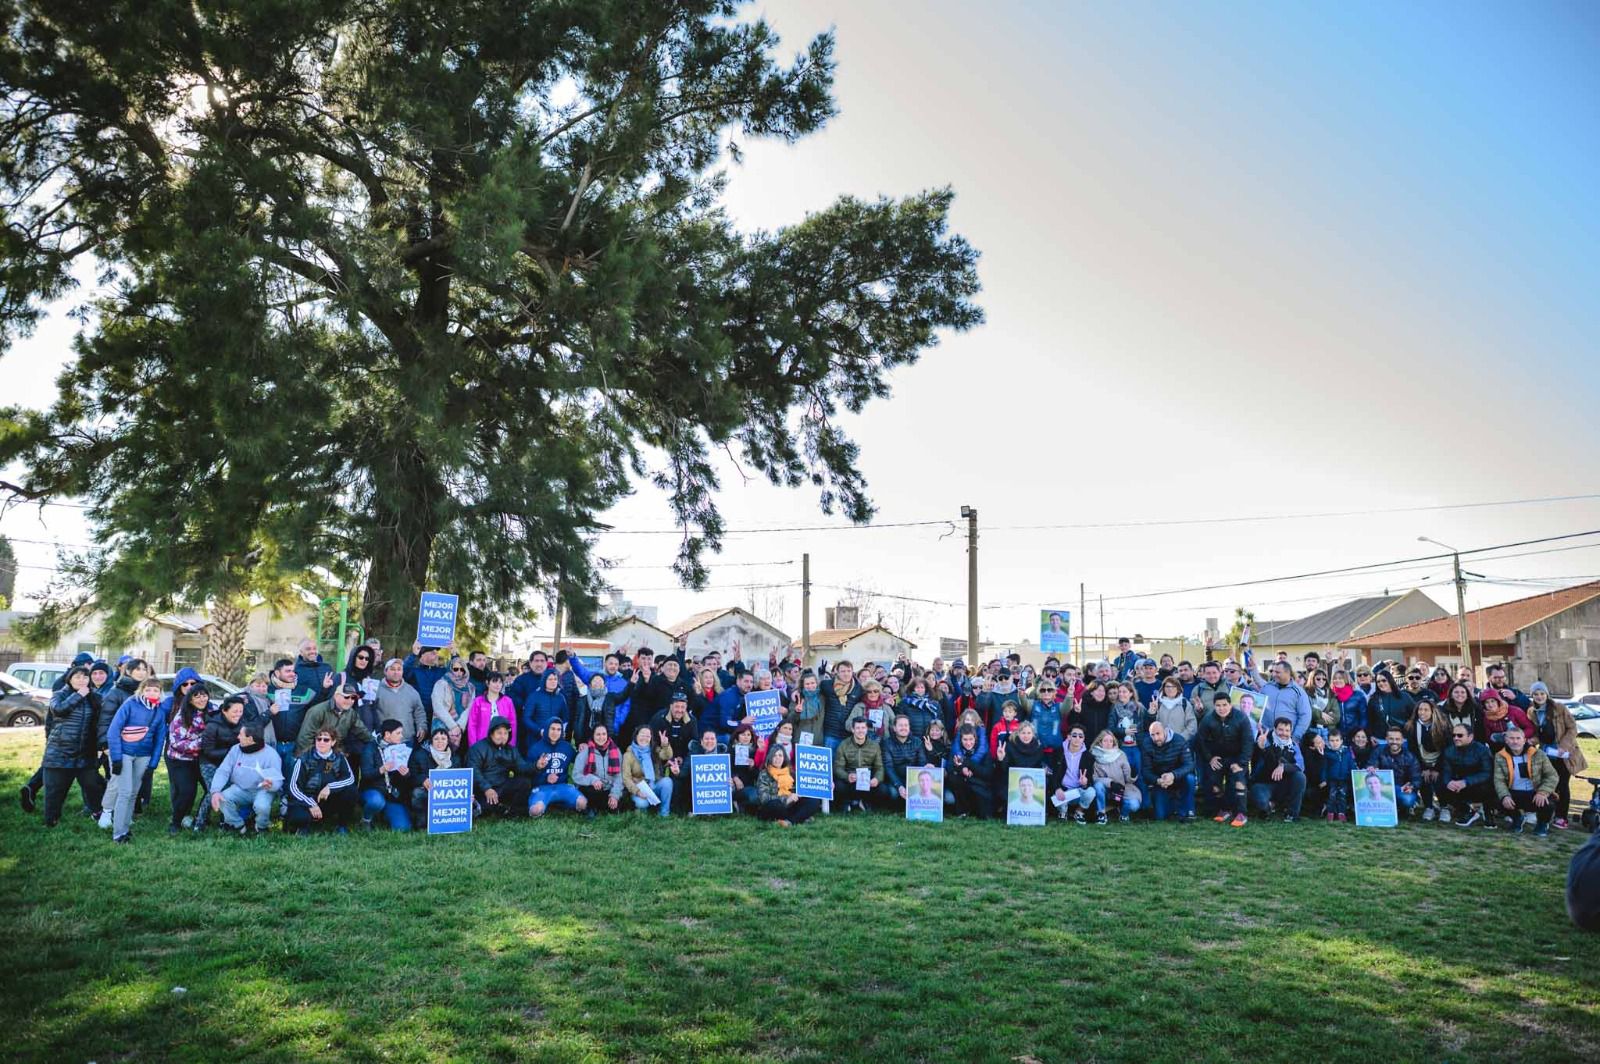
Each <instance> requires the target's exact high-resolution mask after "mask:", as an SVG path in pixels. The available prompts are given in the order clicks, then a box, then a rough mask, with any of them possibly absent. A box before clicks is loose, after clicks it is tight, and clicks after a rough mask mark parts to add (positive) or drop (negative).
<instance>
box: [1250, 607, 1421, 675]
mask: <svg viewBox="0 0 1600 1064" xmlns="http://www.w3.org/2000/svg"><path fill="white" fill-rule="evenodd" d="M1448 616H1450V614H1448V613H1446V612H1445V611H1444V610H1443V609H1442V608H1441V607H1440V606H1439V604H1438V603H1437V602H1435V601H1433V599H1431V598H1429V597H1428V596H1427V595H1424V594H1423V593H1422V592H1421V591H1418V590H1417V589H1415V588H1413V589H1412V590H1410V591H1407V592H1406V593H1405V594H1403V595H1377V596H1374V597H1371V598H1358V599H1351V600H1350V601H1349V602H1345V603H1341V604H1340V605H1338V606H1331V607H1329V608H1328V609H1325V610H1323V611H1321V612H1320V613H1313V614H1312V615H1311V616H1309V617H1302V618H1300V619H1299V620H1298V621H1257V622H1255V624H1254V626H1253V629H1252V632H1251V641H1250V645H1251V648H1252V649H1254V650H1255V652H1256V658H1257V659H1258V661H1261V662H1265V661H1268V660H1271V659H1274V658H1276V657H1277V656H1278V654H1279V653H1280V652H1282V653H1287V654H1288V655H1289V661H1290V663H1291V664H1293V665H1294V667H1295V668H1297V669H1298V668H1299V667H1300V666H1301V665H1302V664H1303V663H1304V661H1305V656H1306V654H1307V653H1308V652H1310V651H1313V650H1314V651H1316V652H1317V653H1318V654H1319V655H1321V657H1322V660H1323V661H1328V660H1331V659H1332V658H1334V657H1336V655H1335V651H1336V650H1337V649H1338V648H1339V647H1340V646H1345V645H1348V644H1349V642H1350V641H1351V640H1359V639H1360V638H1361V637H1362V636H1365V635H1370V634H1372V633H1374V632H1380V631H1383V630H1384V629H1386V628H1398V627H1400V626H1401V625H1407V624H1417V623H1420V622H1423V621H1432V620H1437V619H1439V618H1441V617H1448Z"/></svg>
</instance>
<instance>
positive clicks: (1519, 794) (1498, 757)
mask: <svg viewBox="0 0 1600 1064" xmlns="http://www.w3.org/2000/svg"><path fill="white" fill-rule="evenodd" d="M1503 734H1504V739H1505V745H1503V746H1502V747H1501V748H1500V749H1499V750H1497V751H1495V755H1494V796H1495V797H1496V798H1497V799H1499V801H1500V808H1501V810H1502V811H1503V812H1504V814H1505V826H1506V828H1507V829H1508V830H1510V831H1514V832H1516V833H1518V834H1521V833H1522V829H1523V826H1524V825H1526V824H1527V823H1528V822H1530V821H1532V822H1534V823H1535V824H1537V825H1538V826H1537V827H1535V828H1534V829H1533V833H1534V834H1535V835H1538V836H1540V837H1543V836H1545V835H1548V834H1550V818H1551V817H1553V816H1554V815H1555V812H1556V802H1555V794H1556V788H1557V787H1559V786H1560V785H1561V777H1560V775H1558V774H1557V773H1556V767H1555V766H1554V765H1552V764H1551V763H1550V758H1548V757H1547V756H1545V752H1544V751H1543V750H1541V749H1539V746H1538V744H1537V743H1530V742H1528V735H1527V733H1526V732H1524V731H1523V730H1522V729H1521V728H1519V727H1517V726H1516V725H1515V724H1513V725H1511V726H1510V727H1508V728H1506V730H1505V732H1504V733H1503Z"/></svg>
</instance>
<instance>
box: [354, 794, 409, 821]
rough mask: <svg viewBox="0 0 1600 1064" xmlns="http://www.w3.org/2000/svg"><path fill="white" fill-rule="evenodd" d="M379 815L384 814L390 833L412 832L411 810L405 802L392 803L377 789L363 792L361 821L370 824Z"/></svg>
mask: <svg viewBox="0 0 1600 1064" xmlns="http://www.w3.org/2000/svg"><path fill="white" fill-rule="evenodd" d="M379 813H382V814H383V819H384V820H385V821H386V822H387V823H388V825H389V830H390V831H410V830H411V810H410V809H407V808H406V805H405V803H404V802H393V801H390V800H389V797H388V796H387V795H385V794H384V793H383V792H382V791H380V790H378V789H377V788H376V787H371V788H368V789H367V790H364V791H362V792H361V819H362V820H365V821H366V822H367V823H369V824H370V823H372V820H373V818H374V817H376V816H377V815H378V814H379Z"/></svg>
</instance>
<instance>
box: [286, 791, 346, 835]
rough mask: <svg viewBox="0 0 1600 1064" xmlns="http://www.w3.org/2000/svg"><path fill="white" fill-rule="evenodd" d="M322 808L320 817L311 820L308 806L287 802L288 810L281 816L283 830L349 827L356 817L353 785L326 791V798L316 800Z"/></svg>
mask: <svg viewBox="0 0 1600 1064" xmlns="http://www.w3.org/2000/svg"><path fill="white" fill-rule="evenodd" d="M313 797H315V796H314V795H313ZM317 804H318V806H320V807H321V809H322V819H321V820H313V819H312V817H311V809H310V807H309V806H304V805H300V804H298V803H296V802H291V803H289V812H288V813H287V814H286V815H285V816H284V818H283V827H284V830H285V831H298V830H299V829H301V828H309V829H311V830H313V831H315V830H316V829H317V828H325V827H330V826H331V827H341V828H346V827H349V826H350V824H351V822H352V821H353V820H355V817H356V790H355V788H354V787H341V788H339V789H338V790H336V791H329V792H328V800H327V801H325V802H318V803H317Z"/></svg>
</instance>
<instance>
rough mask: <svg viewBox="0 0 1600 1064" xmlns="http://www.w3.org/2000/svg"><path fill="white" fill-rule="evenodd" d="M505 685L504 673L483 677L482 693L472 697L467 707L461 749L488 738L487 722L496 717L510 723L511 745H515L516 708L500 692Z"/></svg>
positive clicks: (493, 673)
mask: <svg viewBox="0 0 1600 1064" xmlns="http://www.w3.org/2000/svg"><path fill="white" fill-rule="evenodd" d="M505 685H506V678H505V674H504V673H498V672H491V673H490V674H489V675H488V676H487V677H486V678H485V679H484V681H483V686H484V691H483V694H481V695H479V696H478V697H477V698H474V699H473V700H472V705H471V706H469V707H468V708H467V741H466V744H465V746H464V747H463V749H465V748H466V747H470V746H471V745H472V744H473V743H475V742H477V741H478V740H479V739H485V738H488V735H489V722H490V721H491V720H493V719H494V718H496V717H504V718H505V719H506V721H507V723H509V724H510V725H511V745H512V746H513V747H515V746H516V745H517V709H516V706H514V705H512V703H511V699H510V698H508V697H507V696H505V695H503V694H501V691H502V690H503V689H504V688H505Z"/></svg>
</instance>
